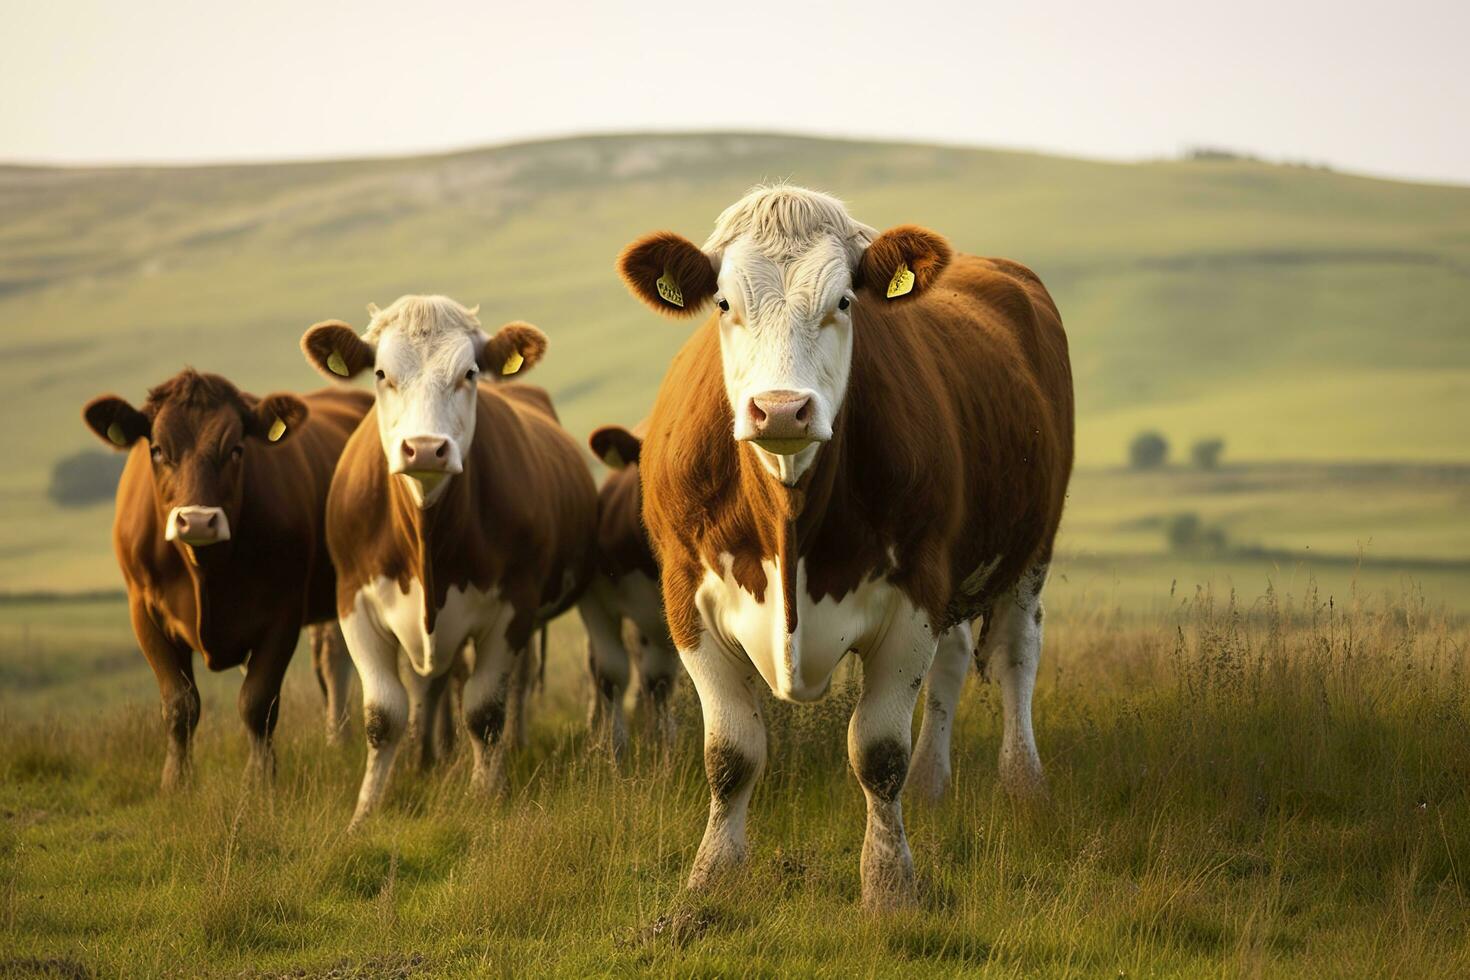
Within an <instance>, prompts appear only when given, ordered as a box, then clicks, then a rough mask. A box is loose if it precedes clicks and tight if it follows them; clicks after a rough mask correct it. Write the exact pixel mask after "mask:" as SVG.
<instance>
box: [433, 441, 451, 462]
mask: <svg viewBox="0 0 1470 980" xmlns="http://www.w3.org/2000/svg"><path fill="white" fill-rule="evenodd" d="M447 452H449V440H448V439H446V440H444V441H443V442H441V443H439V448H438V449H436V450H435V451H434V455H435V456H438V457H439V458H440V459H443V458H444V454H445V453H447Z"/></svg>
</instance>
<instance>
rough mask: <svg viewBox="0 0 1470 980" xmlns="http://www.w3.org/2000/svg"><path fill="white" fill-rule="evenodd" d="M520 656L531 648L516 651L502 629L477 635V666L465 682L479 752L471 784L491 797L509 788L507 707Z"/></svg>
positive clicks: (472, 732)
mask: <svg viewBox="0 0 1470 980" xmlns="http://www.w3.org/2000/svg"><path fill="white" fill-rule="evenodd" d="M518 656H520V657H529V656H530V651H529V650H520V651H513V650H512V649H511V647H510V644H509V643H508V642H507V641H506V638H505V635H504V633H502V632H500V631H498V630H497V631H493V632H490V633H485V634H482V635H480V636H478V637H476V638H475V667H474V670H472V671H471V672H470V677H469V680H467V681H465V685H464V721H465V727H466V728H468V729H469V732H470V747H471V748H472V749H473V750H474V755H475V760H474V768H473V770H472V771H471V773H470V786H471V787H472V788H474V789H475V790H477V791H478V792H481V793H484V794H486V795H489V796H497V795H499V794H501V793H503V792H504V791H505V750H506V739H505V710H506V704H507V702H508V700H509V694H510V682H511V675H512V673H514V670H515V663H514V661H513V658H515V657H518Z"/></svg>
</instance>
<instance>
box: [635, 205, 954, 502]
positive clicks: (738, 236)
mask: <svg viewBox="0 0 1470 980" xmlns="http://www.w3.org/2000/svg"><path fill="white" fill-rule="evenodd" d="M950 254H951V253H950V248H949V244H948V243H947V242H946V241H945V240H944V239H943V238H941V237H939V236H938V235H936V234H934V233H933V232H932V231H928V230H926V229H924V228H919V227H917V226H914V225H903V226H900V227H897V228H891V229H889V230H888V231H886V232H884V233H883V234H881V235H879V234H877V232H875V231H874V230H873V229H872V228H870V227H868V226H867V225H865V224H862V223H861V222H858V221H854V220H853V219H852V217H850V216H849V215H848V213H847V209H846V208H845V207H844V206H843V204H842V202H841V201H839V200H837V199H836V198H833V197H828V196H827V195H826V194H819V193H817V192H815V191H809V190H804V189H803V188H800V187H791V186H788V185H776V186H772V187H757V188H755V189H754V190H752V191H751V192H750V193H749V194H747V195H746V196H745V197H743V198H741V199H740V200H739V201H737V202H735V203H734V204H732V205H731V206H730V207H728V208H726V209H725V212H724V213H723V214H721V215H720V217H719V219H718V220H717V221H716V222H715V230H714V233H713V234H711V235H710V237H709V239H708V240H706V241H705V244H704V248H702V249H701V248H697V247H696V246H695V245H694V243H692V242H690V241H689V240H688V239H686V238H683V237H681V236H679V235H677V234H675V233H674V232H671V231H657V232H653V233H651V234H648V235H645V236H643V237H642V238H640V239H638V240H637V241H635V242H633V243H632V244H630V245H629V246H628V247H627V248H625V249H623V254H622V255H621V256H619V257H618V271H619V272H620V273H621V274H622V277H623V282H624V283H625V284H627V286H628V289H629V290H630V291H632V293H633V294H634V295H635V296H637V297H638V298H639V299H641V300H643V302H645V303H647V304H648V305H649V306H650V307H652V308H653V309H655V310H657V311H659V312H660V313H663V314H665V315H666V316H693V315H695V314H697V313H698V312H699V311H700V310H701V309H702V308H704V306H705V304H706V303H711V302H712V303H714V304H715V305H716V307H717V308H718V309H719V336H720V361H721V367H722V370H723V373H724V378H725V394H726V396H727V397H728V398H729V399H730V412H731V415H732V416H733V418H734V433H733V435H734V437H735V438H736V439H737V440H739V441H741V442H744V443H747V444H749V446H750V447H751V448H750V450H749V451H750V452H753V453H755V455H756V458H757V459H758V460H759V461H760V463H761V465H762V466H763V467H764V468H765V470H766V471H767V472H768V473H770V474H771V475H772V476H774V477H775V478H776V479H778V480H780V481H781V482H782V483H784V484H786V485H788V486H792V485H795V484H796V483H797V482H798V481H799V480H800V479H801V477H802V475H803V474H805V473H806V472H807V470H809V469H810V468H811V466H812V464H813V463H814V462H815V461H816V458H817V455H818V453H820V451H821V447H822V445H823V443H825V442H827V441H829V440H830V439H831V438H832V430H833V427H834V426H835V425H836V424H837V417H838V413H840V412H841V411H842V403H843V401H844V400H845V399H846V396H847V383H848V377H849V375H850V374H851V372H852V358H853V321H852V311H853V309H854V308H856V307H857V306H858V304H860V303H880V304H882V303H900V304H902V303H907V302H910V301H911V300H912V298H913V297H916V296H919V295H921V294H922V293H923V292H924V291H925V290H927V289H928V288H929V286H930V285H932V284H933V283H934V282H935V281H936V280H937V279H938V278H939V276H940V274H941V273H942V272H943V271H944V268H945V266H946V265H948V263H949V260H950ZM865 321H866V317H865Z"/></svg>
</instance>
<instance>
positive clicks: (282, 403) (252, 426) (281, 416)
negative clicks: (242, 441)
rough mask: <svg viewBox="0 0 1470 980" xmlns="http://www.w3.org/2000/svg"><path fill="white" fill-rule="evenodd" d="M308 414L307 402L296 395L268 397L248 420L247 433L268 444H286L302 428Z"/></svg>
mask: <svg viewBox="0 0 1470 980" xmlns="http://www.w3.org/2000/svg"><path fill="white" fill-rule="evenodd" d="M308 414H310V409H308V408H307V407H306V402H304V401H302V400H301V399H300V398H297V397H296V396H295V395H292V394H289V393H287V392H277V393H276V394H274V395H266V396H265V397H264V398H262V399H261V400H260V402H259V403H258V404H257V405H256V406H255V411H253V412H251V413H250V416H249V418H248V419H247V420H246V423H245V433H246V435H252V436H255V437H256V438H257V439H264V440H265V441H266V442H285V441H286V439H287V438H289V437H290V436H291V434H292V433H294V432H295V431H296V430H297V429H299V428H301V423H302V422H305V421H306V416H307V415H308Z"/></svg>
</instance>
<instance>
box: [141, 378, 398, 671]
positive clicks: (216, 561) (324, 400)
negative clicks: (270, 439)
mask: <svg viewBox="0 0 1470 980" xmlns="http://www.w3.org/2000/svg"><path fill="white" fill-rule="evenodd" d="M203 377H204V378H207V379H212V380H217V381H223V379H213V378H212V376H203ZM226 384H228V383H226ZM165 387H166V386H160V388H159V389H156V391H163V390H164V388H165ZM228 390H229V392H231V393H234V396H235V397H236V398H238V399H239V402H240V405H242V406H244V407H245V408H246V409H253V408H254V407H255V406H256V405H257V404H258V402H259V400H258V399H256V398H255V397H254V396H253V395H248V394H244V393H238V392H234V389H233V386H229V389H228ZM301 400H302V401H303V402H305V404H306V406H307V408H308V410H309V414H308V415H307V417H306V419H305V421H303V422H300V423H299V424H298V425H296V426H294V427H293V431H292V432H291V434H290V437H289V438H288V439H285V440H283V441H282V442H281V443H280V444H279V445H271V444H269V443H267V442H265V441H264V440H260V439H246V440H245V441H244V445H245V447H246V448H245V457H244V459H243V465H244V473H243V482H242V486H241V487H240V492H239V502H238V505H237V510H236V512H235V513H233V514H231V516H230V523H231V533H232V537H231V539H230V540H229V541H226V542H223V543H221V544H215V545H211V546H209V547H207V548H200V549H196V550H195V554H196V556H197V563H196V562H194V561H191V560H190V559H189V557H188V553H189V552H188V550H187V549H188V548H189V546H187V545H184V544H182V543H176V542H170V541H165V540H164V533H163V532H164V527H163V522H164V520H165V519H166V517H167V514H166V513H164V512H162V510H161V508H160V506H159V504H158V502H157V500H156V493H155V477H154V465H153V463H152V461H151V460H150V458H149V452H150V450H149V442H148V440H146V439H140V440H139V441H138V442H135V443H134V444H133V447H132V449H131V451H130V452H129V455H128V460H127V464H126V466H125V467H124V469H123V475H122V479H121V481H120V482H119V483H118V488H117V510H116V518H115V520H114V522H113V533H112V537H113V548H114V550H115V551H116V554H117V560H118V564H119V566H121V568H122V572H123V577H124V578H125V579H126V581H127V586H128V591H129V593H130V596H131V597H132V599H133V601H134V603H135V604H137V603H138V602H139V601H141V604H142V605H143V606H144V607H146V608H147V609H148V610H149V612H150V613H151V615H152V617H153V619H154V620H155V622H156V623H157V624H158V626H159V627H160V628H161V629H162V630H163V631H164V632H165V633H166V634H168V635H169V636H170V637H171V638H172V639H174V640H175V641H177V642H179V643H181V644H185V645H187V646H188V647H190V648H192V649H195V650H198V651H199V652H200V653H201V654H202V655H203V657H204V662H205V664H206V665H207V666H208V667H209V668H210V669H211V670H222V669H225V668H228V667H234V666H238V665H239V664H240V663H242V662H243V661H244V660H245V658H246V656H247V655H248V654H249V653H250V651H251V650H252V649H253V648H254V647H255V645H256V643H257V642H259V641H260V639H261V638H262V636H263V635H264V634H265V632H266V631H267V630H269V629H271V628H278V627H279V626H280V625H281V624H282V623H283V622H286V623H290V624H294V627H295V628H298V629H299V628H300V626H301V625H303V624H305V623H309V622H318V621H321V620H326V619H331V618H333V617H334V616H335V615H336V609H335V603H334V602H333V596H334V580H333V573H332V565H331V562H330V561H328V559H327V553H326V549H325V521H324V511H325V506H326V499H327V490H328V488H329V486H330V484H331V479H332V471H333V469H334V468H335V466H336V464H337V457H338V456H339V455H340V454H341V452H342V447H343V446H344V445H345V444H346V443H347V439H348V436H349V435H350V434H351V433H352V431H353V430H354V429H355V428H356V427H357V424H358V422H359V420H360V419H361V418H362V417H363V413H364V412H365V411H366V410H367V407H368V406H369V405H370V404H371V401H372V399H371V397H370V396H368V395H367V394H366V393H364V392H356V391H342V390H325V391H318V392H315V393H313V394H309V395H303V396H301ZM155 435H156V436H161V435H162V434H160V433H155ZM169 435H170V436H172V435H174V434H169Z"/></svg>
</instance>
